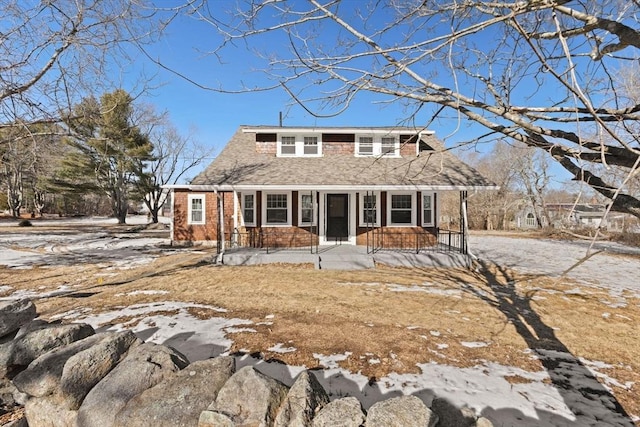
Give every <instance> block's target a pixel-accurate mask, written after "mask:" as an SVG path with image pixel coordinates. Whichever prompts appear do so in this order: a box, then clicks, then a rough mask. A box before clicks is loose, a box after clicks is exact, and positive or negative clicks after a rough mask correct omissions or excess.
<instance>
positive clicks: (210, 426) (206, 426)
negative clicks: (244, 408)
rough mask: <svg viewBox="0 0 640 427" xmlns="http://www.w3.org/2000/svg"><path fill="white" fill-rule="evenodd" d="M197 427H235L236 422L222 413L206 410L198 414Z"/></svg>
mask: <svg viewBox="0 0 640 427" xmlns="http://www.w3.org/2000/svg"><path fill="white" fill-rule="evenodd" d="M198 427H236V423H234V422H233V421H232V420H231V418H229V417H227V416H226V415H224V414H220V413H218V412H213V411H208V410H207V411H202V413H201V414H200V418H199V419H198Z"/></svg>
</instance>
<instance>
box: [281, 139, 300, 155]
mask: <svg viewBox="0 0 640 427" xmlns="http://www.w3.org/2000/svg"><path fill="white" fill-rule="evenodd" d="M280 154H282V155H289V156H295V155H296V137H295V136H283V137H282V140H281V141H280Z"/></svg>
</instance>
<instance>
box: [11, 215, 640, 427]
mask: <svg viewBox="0 0 640 427" xmlns="http://www.w3.org/2000/svg"><path fill="white" fill-rule="evenodd" d="M105 221H106V220H105ZM38 224H41V223H38ZM56 224H59V222H58V221H56ZM128 237H129V236H124V237H119V236H108V235H107V234H106V233H105V234H100V233H98V234H95V233H92V234H86V233H82V232H78V233H76V234H65V233H47V235H46V237H43V236H42V235H40V236H36V235H33V234H28V233H25V234H18V233H11V234H10V235H3V236H0V264H1V265H6V266H9V267H14V268H29V267H30V266H32V265H34V264H44V265H46V264H49V263H53V264H55V263H56V262H72V260H75V262H78V257H80V258H81V259H82V257H84V256H90V257H92V258H91V259H92V261H95V257H100V259H102V260H104V261H105V262H107V261H108V262H113V261H115V260H119V261H121V262H123V264H122V265H126V264H127V263H136V262H149V257H152V256H159V255H155V254H152V253H153V250H154V249H155V248H157V246H158V245H161V244H163V243H165V240H164V239H153V238H151V239H148V238H142V239H132V238H128ZM523 243H524V241H522V240H516V241H515V242H514V239H510V238H508V237H498V236H472V238H471V247H472V248H473V249H474V251H475V254H476V255H478V256H479V257H480V258H481V259H486V260H494V261H499V262H500V264H502V265H507V266H509V267H513V268H516V269H518V270H520V271H526V272H533V273H542V274H549V275H559V274H561V273H563V272H564V271H566V270H567V269H569V268H570V267H572V266H573V265H574V264H575V263H576V262H578V261H579V260H580V259H581V258H582V257H584V256H585V254H586V250H587V246H586V245H585V244H584V243H583V242H557V241H550V240H549V241H547V240H542V241H536V240H527V241H526V243H524V244H523ZM514 247H522V248H523V249H524V250H522V251H514V250H513V248H514ZM612 248H613V247H607V249H608V250H612ZM613 249H616V250H618V249H619V248H613ZM597 250H599V249H597ZM554 253H562V254H563V257H562V258H561V257H554V258H553V262H550V261H549V254H554ZM123 258H124V259H125V260H124V261H123ZM639 266H640V260H637V259H633V258H623V257H617V258H615V262H612V258H611V257H610V256H608V255H607V254H606V253H602V254H597V255H595V256H593V257H591V258H589V259H588V260H587V261H586V262H584V263H582V264H581V265H579V266H577V267H576V268H574V269H572V270H571V271H570V272H569V273H568V275H569V276H570V277H573V278H576V279H578V280H581V281H584V282H585V283H586V284H589V285H591V286H598V287H606V288H608V289H609V292H610V295H611V301H605V302H604V303H606V304H608V305H610V306H611V307H614V306H617V304H624V303H625V300H624V298H622V293H623V292H625V291H626V292H631V293H632V294H633V295H636V296H640V289H639V285H638V283H637V278H636V277H637V272H638V271H639V270H638V267H639ZM345 285H351V283H345ZM378 285H379V284H377V283H369V284H366V285H364V286H373V287H375V286H378ZM390 290H392V291H398V292H400V291H404V292H406V291H414V292H434V293H442V292H443V290H442V289H438V288H437V287H435V286H433V285H432V284H430V283H426V282H425V283H423V284H421V285H415V289H414V288H412V289H407V287H393V286H392V287H391V288H390ZM10 291H11V289H10V288H9V287H6V286H5V287H2V288H1V289H0V292H2V293H5V294H6V293H9V292H10ZM577 291H578V290H577ZM65 292H69V289H67V288H64V287H62V288H59V289H57V290H54V291H50V292H49V293H48V294H47V295H49V296H50V295H55V294H58V293H65ZM147 292H149V293H153V292H154V291H147ZM581 292H582V291H581ZM158 293H160V292H158ZM446 294H447V295H449V296H451V297H456V296H458V294H457V293H456V290H447V292H446ZM42 296H44V294H43V292H41V291H39V290H37V289H36V290H31V291H21V292H14V293H13V294H10V295H9V296H5V298H4V299H7V298H11V299H13V298H24V297H32V298H37V297H42ZM190 308H194V309H203V308H204V309H211V310H215V311H218V312H223V311H224V310H222V309H219V308H217V307H210V306H204V305H198V304H190V303H184V302H176V301H165V302H160V303H152V304H138V305H131V306H123V307H122V308H120V309H118V310H114V311H109V312H103V313H92V312H91V310H89V309H87V310H82V309H81V310H76V311H72V312H67V313H64V314H62V315H60V316H59V317H60V318H63V319H66V320H69V321H82V322H87V323H89V324H91V325H92V326H94V328H96V329H97V330H122V329H124V328H130V329H132V330H133V331H134V332H135V333H136V334H137V335H138V336H139V337H140V338H141V339H143V340H146V341H151V342H156V343H159V344H165V345H170V346H172V347H175V348H176V349H178V350H179V351H181V352H183V353H184V354H185V355H186V356H187V357H188V358H189V359H190V360H191V361H195V360H200V359H205V358H209V357H215V356H219V355H224V354H228V352H229V349H230V348H231V345H232V343H233V342H232V339H231V338H230V337H229V334H230V333H233V332H238V331H246V332H252V331H254V330H253V329H251V327H250V326H251V325H252V322H251V321H249V320H246V319H235V318H232V319H227V318H223V317H213V318H210V319H206V320H202V319H199V318H197V317H195V316H193V315H191V314H190V313H189V309H190ZM607 314H608V313H603V316H605V315H607ZM277 321H278V320H277V319H276V318H275V316H273V315H269V316H266V318H265V322H260V323H266V324H271V323H273V322H277ZM429 333H430V335H431V336H435V337H437V336H439V335H440V331H429ZM289 344H290V343H278V344H276V345H275V346H274V347H272V348H271V349H269V350H271V351H273V352H276V353H284V352H294V351H296V349H295V347H293V346H291V345H289ZM461 344H462V345H463V346H467V347H481V346H486V345H490V343H485V342H462V343H461ZM314 357H315V358H316V359H318V361H319V363H320V364H321V365H322V366H324V369H322V370H316V371H315V375H316V377H317V378H318V380H319V381H320V382H321V383H322V384H323V386H324V387H325V389H326V390H327V391H328V392H329V393H330V395H331V397H332V398H334V399H335V398H339V397H343V396H356V397H358V398H359V399H360V401H361V402H362V404H363V406H364V407H365V409H366V408H369V407H370V406H371V405H372V404H373V403H375V402H377V401H380V400H383V399H387V398H391V397H394V396H398V395H402V394H405V395H408V394H412V395H416V396H418V397H420V398H421V399H423V400H424V401H425V402H427V403H429V402H430V401H431V400H432V399H433V398H434V396H438V397H443V398H446V399H448V400H449V401H450V402H451V403H453V404H454V405H456V406H459V407H462V406H466V407H469V408H472V409H473V410H475V412H476V414H477V415H483V416H486V417H488V418H489V419H491V420H492V421H493V422H494V424H495V425H497V426H499V425H503V426H515V425H517V426H524V427H526V426H540V425H545V426H547V425H548V426H572V427H573V426H578V425H594V424H593V420H594V419H596V418H597V419H599V420H600V424H598V425H620V426H627V425H630V424H629V423H628V421H626V420H624V419H622V418H621V417H620V416H618V415H617V414H615V412H612V411H605V412H601V413H596V412H597V411H599V410H600V409H598V408H602V407H603V405H591V404H590V403H591V402H589V401H585V400H584V398H583V396H582V394H580V389H581V387H583V388H584V387H589V384H588V383H589V381H592V379H591V380H590V379H589V378H587V377H585V376H584V374H583V373H579V372H573V371H572V369H574V368H573V367H572V364H571V363H568V361H569V359H570V358H572V357H573V356H571V355H569V354H564V353H557V352H556V354H551V353H549V352H546V353H545V352H542V351H538V352H536V353H535V354H534V352H533V351H532V354H531V357H532V358H552V359H553V360H555V361H557V363H558V364H560V366H561V367H563V369H564V371H563V372H564V374H565V375H566V378H567V380H568V381H569V382H570V383H571V384H572V386H573V387H572V390H571V392H570V393H569V394H568V393H567V390H564V391H563V393H562V395H561V394H560V392H559V390H558V389H557V388H556V387H555V386H553V385H550V380H549V374H548V373H547V371H540V372H528V371H524V370H522V369H519V368H516V367H511V366H504V365H500V364H497V363H492V362H484V363H481V364H479V365H477V366H474V367H470V368H464V369H462V368H457V367H454V366H449V365H446V364H436V363H429V364H420V365H418V368H419V369H420V371H421V372H420V373H419V374H390V375H389V376H387V377H384V378H377V379H376V380H375V381H372V380H371V379H370V378H367V377H365V376H363V375H361V374H359V373H351V372H348V371H346V370H344V369H342V368H340V367H339V365H338V363H339V362H340V361H344V360H346V359H348V358H349V357H352V354H351V353H349V352H347V353H344V354H333V355H322V354H315V355H314ZM391 357H392V355H391ZM376 361H377V359H373V358H372V359H371V360H370V363H372V364H375V363H376ZM565 361H567V363H565ZM236 362H237V367H238V368H241V367H243V366H245V365H253V366H255V367H256V368H257V369H258V370H260V371H262V372H263V373H265V374H267V375H270V376H272V377H273V378H276V379H279V380H281V381H282V382H284V383H285V384H288V385H291V384H292V383H293V379H294V378H295V377H296V375H297V374H298V373H299V372H301V371H302V370H304V369H305V367H304V366H287V365H283V364H281V363H274V362H268V361H264V360H261V359H256V358H253V357H251V356H249V355H244V356H236ZM378 362H379V361H378ZM581 362H582V364H583V365H584V366H586V367H587V368H588V369H589V370H590V371H591V372H592V373H593V374H594V375H596V376H597V377H599V378H601V379H603V381H604V383H605V384H609V385H615V386H617V387H623V388H629V387H631V384H628V383H626V384H619V383H616V382H615V380H614V379H612V378H609V377H607V376H606V375H605V374H603V373H601V372H599V371H600V370H603V369H606V368H607V365H606V364H604V363H602V362H599V361H590V360H584V359H582V360H581ZM563 363H564V365H566V366H564V365H563ZM514 377H517V378H519V379H520V380H519V381H515V382H513V381H509V378H514ZM573 388H575V392H573ZM567 402H568V403H569V404H570V405H571V406H572V408H576V407H581V408H582V412H583V413H582V414H581V415H578V416H576V415H575V414H574V412H572V411H571V410H570V409H569V407H568V406H567ZM604 405H605V406H606V402H605V403H604ZM574 411H575V409H574ZM636 421H640V420H639V419H636Z"/></svg>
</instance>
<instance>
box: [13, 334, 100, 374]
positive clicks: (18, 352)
mask: <svg viewBox="0 0 640 427" xmlns="http://www.w3.org/2000/svg"><path fill="white" fill-rule="evenodd" d="M94 333H95V331H94V330H93V328H92V327H91V326H90V325H87V324H84V323H72V324H68V325H60V324H48V325H46V326H45V327H43V328H42V329H36V330H31V331H29V332H26V333H24V335H22V336H20V337H19V338H16V339H14V340H13V341H11V342H7V343H5V344H2V345H0V377H5V376H6V377H9V378H12V377H14V376H15V375H16V374H17V373H18V372H20V371H22V370H23V369H25V368H26V367H27V366H28V365H29V364H30V363H31V362H33V361H34V360H35V359H37V358H38V357H40V356H42V355H43V354H45V353H47V352H49V351H51V350H53V349H55V348H58V347H62V346H64V345H67V344H71V343H72V342H75V341H78V340H81V339H83V338H86V337H88V336H90V335H93V334H94Z"/></svg>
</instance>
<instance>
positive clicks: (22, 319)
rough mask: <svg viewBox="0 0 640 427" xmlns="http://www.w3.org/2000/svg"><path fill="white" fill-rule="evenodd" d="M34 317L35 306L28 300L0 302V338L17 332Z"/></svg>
mask: <svg viewBox="0 0 640 427" xmlns="http://www.w3.org/2000/svg"><path fill="white" fill-rule="evenodd" d="M35 317H36V306H35V305H33V303H32V302H31V301H30V300H28V299H22V300H14V301H0V337H3V336H5V335H7V334H10V333H12V332H15V331H17V330H18V329H20V327H21V326H23V325H25V324H27V323H29V322H30V321H31V320H33V319H34V318H35Z"/></svg>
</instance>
